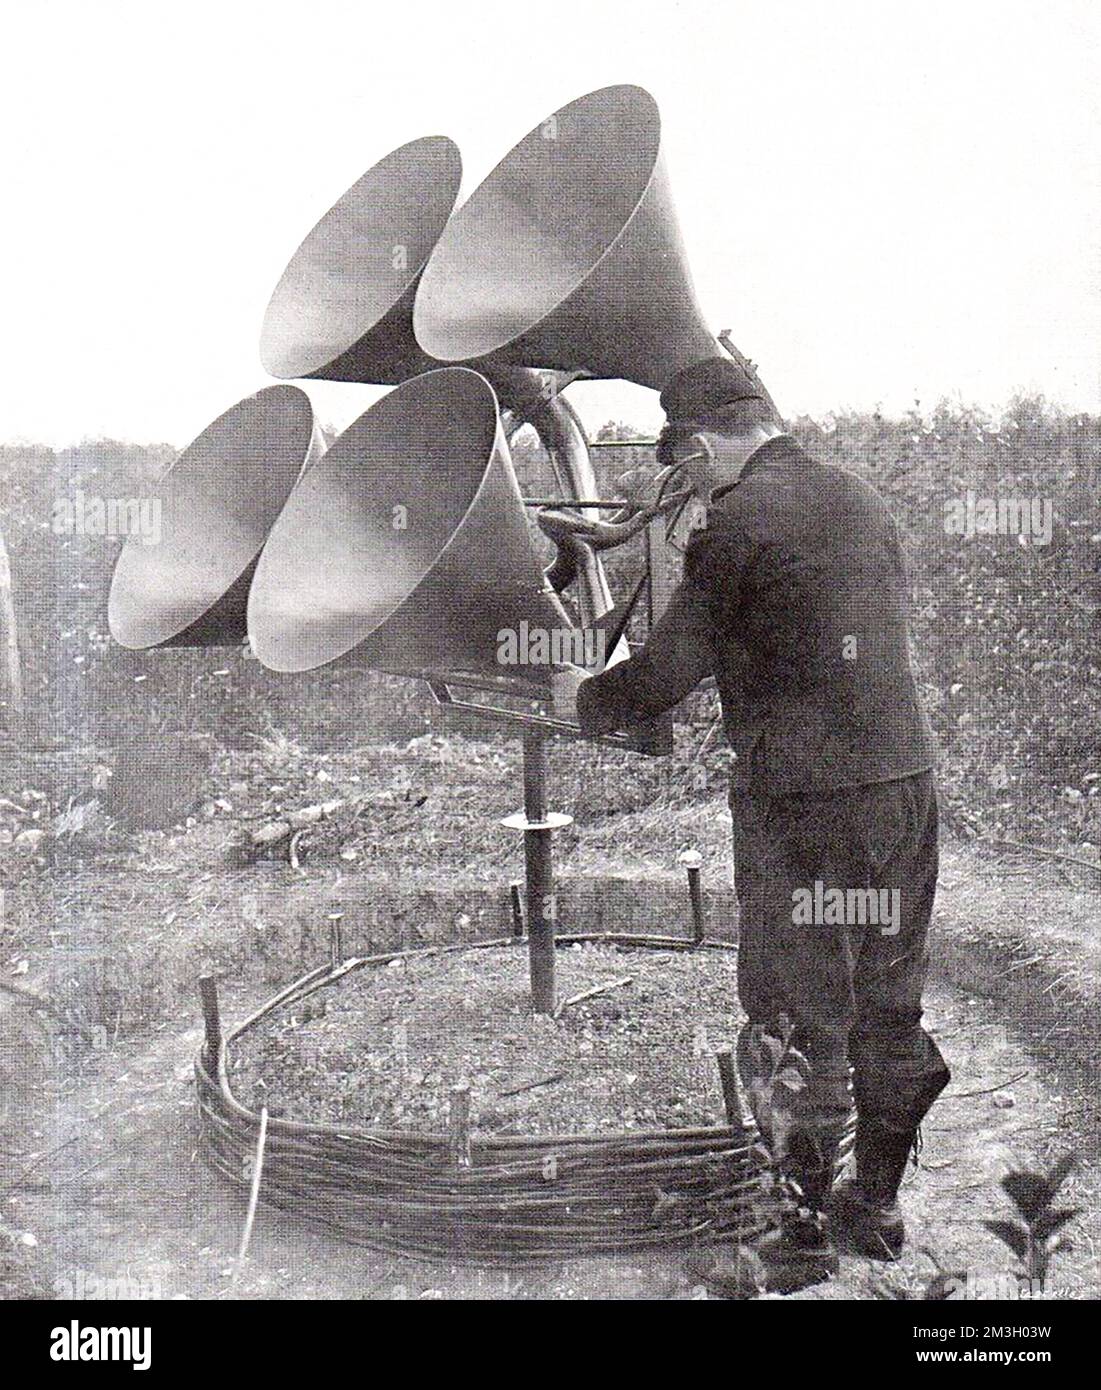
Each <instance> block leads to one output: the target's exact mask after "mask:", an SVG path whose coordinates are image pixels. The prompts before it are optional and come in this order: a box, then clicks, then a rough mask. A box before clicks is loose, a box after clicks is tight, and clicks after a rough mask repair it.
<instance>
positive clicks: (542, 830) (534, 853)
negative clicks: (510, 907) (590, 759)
mask: <svg viewBox="0 0 1101 1390" xmlns="http://www.w3.org/2000/svg"><path fill="white" fill-rule="evenodd" d="M524 815H525V817H526V819H527V822H528V824H527V826H526V828H525V830H524V869H525V874H526V877H527V919H528V963H529V970H530V973H531V1003H532V1008H533V1009H534V1010H535V1012H536V1013H537V1014H549V1013H550V1012H551V1011H552V1010H553V1009H554V919H555V901H554V867H553V863H552V860H551V835H552V833H553V832H552V830H551V828H550V826H548V825H547V744H546V740H545V739H544V737H543V735H542V733H541V732H540V730H538V729H525V730H524Z"/></svg>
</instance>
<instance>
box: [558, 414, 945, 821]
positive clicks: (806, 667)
mask: <svg viewBox="0 0 1101 1390" xmlns="http://www.w3.org/2000/svg"><path fill="white" fill-rule="evenodd" d="M907 607H908V587H907V581H906V574H905V566H904V562H903V554H902V547H901V544H900V542H899V536H898V529H897V527H896V524H895V521H894V518H893V517H892V516H891V514H890V512H889V511H888V510H887V506H886V504H885V503H884V501H883V499H882V498H881V497H880V495H879V493H878V492H876V491H875V489H874V488H872V487H870V486H869V485H868V484H867V483H865V482H862V481H861V480H860V479H859V478H857V477H855V476H854V475H853V474H851V473H847V472H846V471H845V470H844V469H841V468H836V467H833V466H832V465H829V464H822V463H818V462H816V461H815V460H814V459H812V458H810V457H809V456H808V455H807V454H806V453H805V452H804V451H803V450H802V449H801V448H800V447H799V445H798V444H796V443H795V441H794V440H793V439H791V438H790V436H787V435H782V436H779V437H777V438H774V439H771V440H769V441H768V443H766V444H764V445H763V446H762V447H761V448H760V449H758V450H757V452H756V453H754V454H753V455H752V457H751V458H750V460H749V462H748V463H747V465H746V467H745V469H744V471H743V473H742V475H741V478H740V479H739V481H738V482H737V483H736V484H735V485H734V486H733V487H731V488H729V489H726V490H724V491H723V492H722V493H721V494H720V496H719V498H718V499H717V500H716V501H715V503H714V504H713V505H712V507H711V509H710V511H709V513H708V523H707V527H706V529H704V530H701V531H698V532H697V533H695V535H694V536H693V538H692V540H691V542H690V544H689V546H688V550H687V552H686V555H685V569H684V579H683V581H682V582H681V584H680V586H679V587H678V588H677V590H676V592H675V594H674V596H673V598H672V600H671V602H670V605H669V607H668V609H667V610H666V612H665V614H664V615H663V616H662V618H661V620H660V621H659V622H658V623H657V624H655V626H654V629H653V631H652V632H651V633H650V637H649V639H648V640H647V642H646V644H645V646H644V647H643V648H642V650H641V651H640V652H638V653H637V654H636V655H635V656H633V657H632V658H631V659H630V660H629V661H625V662H621V663H620V664H618V665H616V666H613V667H611V668H610V669H609V670H607V671H604V672H603V673H602V674H600V675H598V676H595V677H593V679H592V680H589V681H586V682H585V683H584V684H583V685H582V687H581V691H580V694H579V698H578V715H579V718H580V721H581V727H582V728H583V729H584V730H585V731H586V732H587V733H594V734H595V733H606V732H610V731H611V730H613V729H620V728H624V727H626V726H628V725H630V724H632V723H636V722H638V721H639V720H643V719H647V718H650V717H652V716H653V715H656V714H660V713H662V712H663V711H664V710H667V709H670V708H671V707H672V706H673V705H675V704H677V703H678V702H679V701H680V700H682V699H683V698H684V697H685V696H686V695H687V694H688V693H689V691H691V690H692V689H693V688H694V687H695V686H696V685H697V684H698V683H699V682H700V681H701V680H702V679H703V678H704V677H705V676H708V675H714V676H715V678H716V682H717V684H718V687H719V695H720V698H721V701H722V710H723V721H724V724H725V727H726V733H727V737H728V739H729V741H730V743H731V745H732V746H733V748H734V751H735V753H736V755H737V756H736V761H735V767H734V774H733V789H734V790H735V791H739V790H744V791H753V792H757V793H761V794H764V795H775V796H783V795H788V794H790V793H793V792H816V793H817V792H830V791H836V790H838V789H839V788H843V787H851V786H861V785H865V784H867V783H871V782H885V781H890V780H892V779H894V778H897V777H906V776H908V775H909V774H911V773H915V772H923V771H926V770H927V769H929V768H930V767H932V765H933V762H934V758H935V746H934V742H933V735H932V732H931V730H930V728H929V723H928V721H927V719H926V717H925V714H924V712H923V710H922V708H921V704H920V702H919V700H918V695H917V690H916V688H915V684H914V676H913V671H912V669H911V665H910V651H909V639H908V633H907V626H906V612H907Z"/></svg>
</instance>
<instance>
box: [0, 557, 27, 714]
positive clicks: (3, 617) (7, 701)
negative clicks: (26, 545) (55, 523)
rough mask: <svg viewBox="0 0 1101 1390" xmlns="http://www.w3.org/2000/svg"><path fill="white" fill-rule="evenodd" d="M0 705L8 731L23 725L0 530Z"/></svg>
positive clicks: (18, 666) (8, 580)
mask: <svg viewBox="0 0 1101 1390" xmlns="http://www.w3.org/2000/svg"><path fill="white" fill-rule="evenodd" d="M0 705H6V706H7V718H6V720H4V722H5V723H6V724H7V726H8V730H9V732H11V733H17V732H18V731H19V730H20V729H21V728H22V726H23V667H22V665H21V664H20V661H19V639H18V635H17V630H16V625H15V600H14V598H13V597H12V588H11V563H10V561H9V560H8V551H7V547H6V546H5V545H4V535H3V532H0ZM0 718H2V716H0Z"/></svg>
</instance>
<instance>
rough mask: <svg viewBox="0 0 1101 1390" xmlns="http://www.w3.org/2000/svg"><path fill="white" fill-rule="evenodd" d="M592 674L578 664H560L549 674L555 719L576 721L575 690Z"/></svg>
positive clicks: (573, 722)
mask: <svg viewBox="0 0 1101 1390" xmlns="http://www.w3.org/2000/svg"><path fill="white" fill-rule="evenodd" d="M591 675H592V672H591V671H586V670H584V669H583V668H582V667H580V666H560V667H558V668H557V669H556V670H555V671H554V672H553V673H552V675H551V696H552V700H553V705H554V714H555V718H556V719H565V720H567V721H568V722H569V723H571V724H576V723H577V692H578V691H579V690H580V689H581V686H582V685H583V684H584V682H585V681H587V680H588V679H589V678H590V676H591Z"/></svg>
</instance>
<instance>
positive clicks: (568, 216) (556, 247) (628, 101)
mask: <svg viewBox="0 0 1101 1390" xmlns="http://www.w3.org/2000/svg"><path fill="white" fill-rule="evenodd" d="M413 325H414V328H415V330H416V335H417V340H418V342H419V343H420V345H421V347H422V348H423V350H424V351H425V352H426V353H428V354H429V356H431V357H435V358H438V359H440V360H441V361H445V362H462V361H466V362H470V363H471V365H475V366H476V365H479V363H481V362H483V361H484V362H485V363H487V364H499V363H502V362H507V363H519V364H524V365H528V366H532V367H549V368H557V369H560V370H563V371H578V370H580V371H583V372H585V373H587V374H588V375H590V376H596V377H622V378H625V379H626V380H629V381H636V382H639V383H641V384H642V385H643V386H652V387H654V388H656V389H658V390H660V389H661V388H662V387H663V386H664V385H665V384H666V383H667V382H668V381H669V380H670V379H671V378H672V376H673V375H674V373H675V372H677V371H679V370H680V369H681V368H683V367H687V366H691V365H692V364H693V363H694V362H698V361H701V360H702V359H704V358H707V357H713V356H715V355H717V354H718V353H719V351H720V350H719V347H718V345H717V343H716V341H715V339H714V337H713V336H712V334H711V333H710V332H709V331H708V329H707V327H706V325H705V323H704V320H703V316H702V314H701V312H700V309H699V306H698V305H697V303H696V298H695V292H694V290H693V288H692V278H691V275H690V274H689V271H688V263H687V260H686V259H685V255H684V250H683V247H682V245H681V239H680V231H679V229H678V227H677V221H676V217H675V214H674V212H673V205H672V199H671V197H670V193H669V185H668V180H667V178H666V174H665V166H664V161H663V158H662V152H661V117H660V115H659V114H658V108H657V103H656V102H655V101H654V99H653V97H652V96H650V94H649V93H648V92H645V91H643V89H642V88H641V87H632V86H620V87H604V88H602V89H601V90H600V91H596V92H590V93H589V94H588V95H587V96H584V97H580V98H579V99H578V100H577V101H573V102H571V103H570V104H569V105H568V106H564V107H563V108H562V109H561V110H560V111H556V112H555V113H554V115H553V116H550V117H548V119H547V120H545V121H543V122H542V123H541V124H540V125H539V126H537V127H536V128H535V130H533V131H532V132H531V133H530V134H529V135H527V136H526V137H525V138H524V139H523V140H521V142H520V143H519V144H518V145H517V146H516V147H515V149H513V150H512V151H511V152H510V153H509V154H507V155H506V156H505V158H504V159H503V160H502V161H501V163H500V164H498V166H497V167H496V169H494V170H493V172H492V173H491V174H490V175H489V177H488V178H487V179H486V180H485V181H484V182H483V183H482V184H481V185H480V186H479V187H478V188H477V189H476V190H475V191H474V193H473V194H472V195H471V197H470V198H469V200H468V201H467V202H466V203H464V204H463V206H462V207H461V208H460V209H459V210H458V212H457V213H456V214H455V216H454V217H453V218H452V219H451V221H450V222H449V223H448V225H447V227H446V228H445V229H444V232H443V234H442V236H441V237H440V240H439V242H438V243H437V245H436V249H435V251H433V253H432V256H431V258H430V259H429V262H428V265H427V266H426V267H425V271H424V275H423V276H422V277H421V282H420V287H419V289H418V291H417V297H416V303H415V305H414V310H413Z"/></svg>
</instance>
